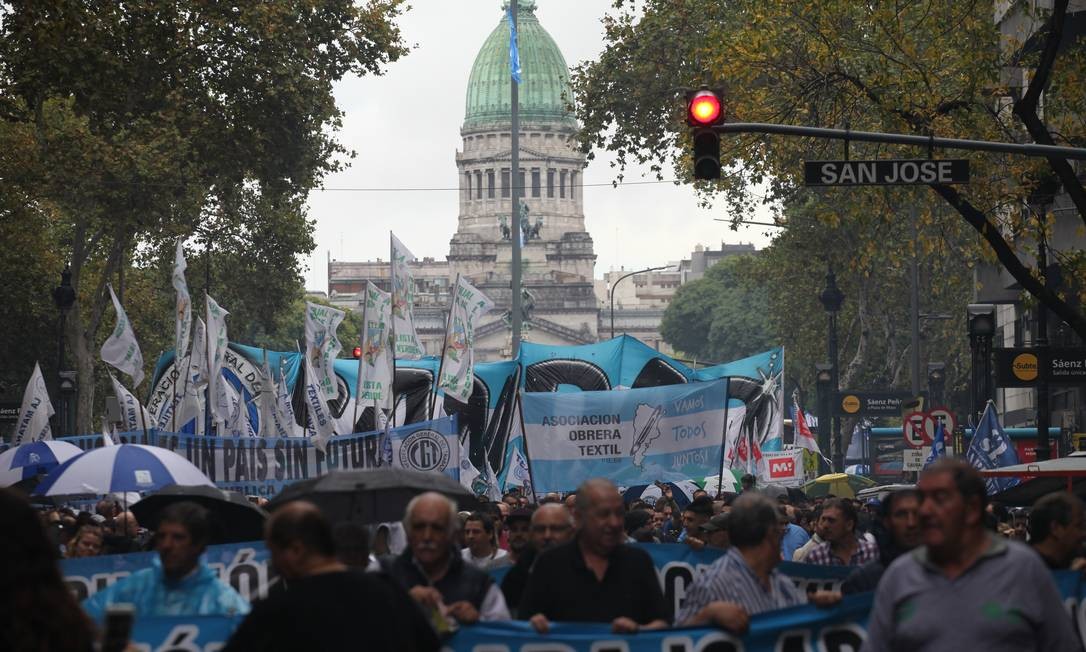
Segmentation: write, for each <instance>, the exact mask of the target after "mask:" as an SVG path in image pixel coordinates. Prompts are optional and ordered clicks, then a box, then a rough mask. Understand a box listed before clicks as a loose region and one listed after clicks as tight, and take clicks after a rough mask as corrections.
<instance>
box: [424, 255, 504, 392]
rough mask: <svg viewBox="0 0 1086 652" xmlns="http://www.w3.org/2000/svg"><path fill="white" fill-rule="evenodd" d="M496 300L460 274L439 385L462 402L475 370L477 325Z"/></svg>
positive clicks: (470, 386) (454, 296)
mask: <svg viewBox="0 0 1086 652" xmlns="http://www.w3.org/2000/svg"><path fill="white" fill-rule="evenodd" d="M493 307H494V302H493V301H491V300H490V299H488V298H486V296H485V295H484V294H483V293H482V292H480V291H479V290H477V289H475V287H474V286H472V284H471V283H468V282H467V281H466V280H465V279H464V278H462V277H457V280H456V294H455V295H453V302H452V311H451V314H450V315H449V328H448V331H447V332H446V333H445V354H444V356H442V358H441V378H439V379H438V383H437V386H438V388H439V389H443V390H445V395H446V396H451V397H452V398H455V399H456V400H458V401H460V402H461V403H467V402H468V398H469V397H470V396H471V391H472V389H473V384H474V383H473V382H472V381H473V379H474V371H475V326H476V323H477V322H478V320H479V318H480V317H482V316H483V315H485V314H486V313H487V312H489V311H490V309H491V308H493Z"/></svg>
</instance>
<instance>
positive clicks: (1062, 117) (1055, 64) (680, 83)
mask: <svg viewBox="0 0 1086 652" xmlns="http://www.w3.org/2000/svg"><path fill="white" fill-rule="evenodd" d="M615 4H616V9H617V11H616V13H615V14H614V15H613V16H611V17H610V18H608V19H607V20H606V21H605V28H606V37H605V44H606V48H605V50H604V52H603V54H602V55H601V57H600V58H599V59H598V60H597V61H593V62H589V63H587V64H584V65H582V66H580V67H578V68H577V69H576V70H575V73H574V80H573V85H574V91H575V92H576V93H577V97H578V116H579V118H580V119H581V121H582V124H583V125H584V136H583V140H584V143H585V145H586V147H592V148H603V149H607V150H610V151H613V152H615V153H616V154H617V160H618V165H619V167H620V168H624V166H625V165H626V164H628V163H631V162H639V163H647V164H650V165H652V166H654V168H655V169H656V170H657V172H658V173H661V174H662V170H663V169H664V167H665V166H667V165H669V164H671V165H673V166H674V167H675V168H676V169H677V170H679V171H680V172H682V173H683V174H685V173H686V172H687V171H688V170H689V163H688V162H687V161H686V157H685V155H684V153H685V152H686V151H688V148H689V143H688V140H687V139H688V137H689V136H688V129H687V128H686V126H685V123H684V113H683V112H684V106H683V101H682V93H681V91H682V89H684V88H696V87H698V86H700V85H702V84H706V85H709V86H710V87H714V86H723V87H725V89H726V101H727V113H728V116H729V118H730V119H732V120H735V121H742V122H770V123H784V124H797V125H809V126H828V127H846V126H847V127H850V128H851V129H854V130H864V131H884V132H894V133H913V134H923V135H927V134H935V135H938V136H945V137H959V138H969V139H978V140H993V141H1004V142H1007V141H1011V142H1031V141H1033V142H1040V143H1055V144H1065V145H1074V146H1081V145H1082V144H1083V143H1084V142H1086V138H1084V136H1086V124H1084V122H1083V116H1086V84H1083V83H1082V82H1083V80H1086V74H1084V72H1086V56H1084V54H1083V46H1082V44H1081V43H1079V42H1074V43H1072V42H1070V40H1069V38H1068V39H1064V38H1063V32H1062V27H1063V25H1064V23H1065V22H1066V8H1067V1H1066V0H1057V1H1056V2H1054V3H1053V5H1054V6H1053V9H1052V10H1051V11H1050V12H1044V13H1036V14H1031V13H1030V12H1032V11H1033V10H1032V9H1031V8H1030V7H1029V6H1026V5H1025V4H1024V3H1016V4H1014V5H1013V7H1011V6H1010V5H1008V6H1009V7H1010V9H1009V10H1010V11H1014V12H1021V13H1022V17H1023V18H1024V22H1025V23H1027V24H1029V23H1030V21H1033V24H1035V25H1037V26H1038V29H1037V30H1036V35H1035V36H1034V37H1033V38H1032V39H1031V41H1030V42H1029V43H1026V42H1023V41H1022V40H1021V38H1019V37H1016V35H1013V34H1007V35H1002V34H1001V33H1000V31H999V26H998V25H997V24H996V23H995V22H994V21H993V7H992V3H990V2H983V1H979V0H968V1H965V2H943V1H941V0H903V1H901V2H894V3H856V2H849V1H848V0H827V1H825V2H816V3H805V2H790V1H788V0H735V1H732V2H727V3H702V2H693V1H692V0H646V1H645V2H622V1H621V0H620V1H618V2H616V3H615ZM1012 22H1013V21H1012ZM1061 44H1062V47H1063V49H1062V50H1061V49H1060V47H1061ZM1042 91H1043V97H1044V102H1045V110H1044V113H1043V119H1042V116H1041V110H1040V106H1039V98H1040V96H1041V93H1042ZM846 147H847V148H848V149H850V150H851V152H850V154H851V155H852V157H854V158H858V159H859V158H894V157H910V158H914V157H917V155H926V154H927V152H918V151H917V149H916V148H910V147H903V146H889V145H873V144H858V143H852V144H851V145H842V144H841V143H840V142H829V141H820V140H813V139H796V138H783V137H762V136H736V137H725V138H724V141H723V149H724V151H723V156H722V161H724V163H725V166H726V168H727V170H726V174H725V178H724V179H722V180H721V181H719V182H710V183H702V184H699V186H698V188H699V190H701V191H702V192H703V193H705V197H706V199H707V200H712V199H717V198H719V199H721V200H723V201H724V203H725V204H726V205H727V207H728V208H729V209H730V210H731V213H732V216H733V217H734V219H742V218H743V216H745V215H749V214H750V213H751V211H752V210H753V209H754V208H756V207H757V206H759V205H761V204H762V203H766V202H768V203H769V204H770V205H771V206H772V207H773V208H774V210H775V211H776V212H777V219H778V220H780V221H781V224H782V225H787V226H788V227H789V228H791V225H790V223H789V222H788V215H787V212H786V210H785V207H786V206H788V205H790V204H791V203H793V202H795V201H800V202H803V201H805V198H806V197H808V196H809V195H811V194H812V193H810V192H809V191H807V190H805V189H804V187H803V185H802V176H801V174H802V164H801V163H802V161H803V160H811V159H838V158H843V150H844V149H845V148H846ZM940 154H942V152H940ZM952 154H953V156H955V157H958V156H967V157H968V158H969V159H970V162H971V167H972V181H971V183H970V184H969V185H968V186H960V187H951V186H935V187H933V188H932V189H931V190H930V191H928V192H927V193H925V194H922V195H921V194H908V195H905V194H902V195H898V196H897V197H896V198H894V199H892V200H891V202H890V203H891V204H892V205H893V206H894V208H895V209H896V210H889V211H887V210H882V211H879V212H878V213H876V214H871V213H869V212H866V210H867V209H869V207H870V206H872V205H879V204H881V203H883V200H882V199H881V196H882V193H883V191H881V190H877V189H856V188H850V189H844V190H825V191H818V192H817V193H813V194H816V195H817V196H819V197H821V198H822V199H823V201H824V207H825V210H823V211H821V212H820V214H819V215H818V219H819V220H820V221H821V222H822V223H823V224H825V225H827V226H830V227H835V228H836V227H837V226H844V227H845V228H846V229H854V230H857V231H868V232H871V233H877V232H878V230H877V229H874V226H875V224H874V223H875V222H880V221H881V222H883V223H889V222H892V221H895V220H900V219H901V218H902V215H903V214H905V213H906V212H907V211H906V209H907V210H908V212H912V213H915V215H916V219H917V220H918V228H919V233H920V236H919V239H920V248H921V251H922V252H923V254H924V255H925V256H928V255H930V254H931V252H932V250H934V249H937V248H938V247H939V245H938V242H937V241H938V239H939V238H941V237H942V234H943V233H944V232H945V231H947V230H948V229H955V230H956V229H957V226H956V225H953V224H951V223H952V222H956V223H957V224H958V225H963V226H966V227H967V228H968V229H970V230H971V231H972V233H973V234H974V235H973V242H974V243H980V244H983V245H984V246H983V247H982V248H975V247H970V248H967V249H965V250H964V251H962V252H961V255H964V256H969V257H972V256H976V255H983V256H985V257H986V258H988V259H989V260H998V262H999V263H1000V264H1002V265H1003V266H1004V267H1005V268H1006V269H1007V270H1008V272H1009V273H1010V274H1011V275H1012V276H1013V277H1014V278H1015V279H1016V280H1017V281H1018V283H1019V284H1020V285H1021V286H1022V288H1023V289H1024V290H1025V291H1026V292H1028V293H1029V294H1031V295H1033V296H1034V297H1037V298H1038V299H1039V300H1041V301H1042V302H1043V303H1044V304H1045V305H1046V306H1047V307H1048V308H1049V309H1051V310H1053V311H1054V312H1055V313H1056V314H1057V315H1058V316H1059V317H1060V318H1061V319H1063V320H1064V321H1066V322H1067V323H1068V324H1069V325H1070V326H1071V327H1072V328H1074V329H1075V331H1076V332H1077V333H1078V334H1079V335H1080V336H1084V337H1086V317H1084V315H1083V313H1082V312H1081V310H1080V309H1079V308H1078V306H1077V305H1076V304H1075V302H1073V301H1070V300H1069V297H1068V296H1067V293H1066V292H1060V291H1058V290H1057V289H1053V288H1049V287H1045V285H1044V284H1043V283H1042V281H1041V280H1040V278H1039V277H1040V273H1039V272H1038V270H1037V269H1036V268H1035V267H1034V263H1033V259H1032V252H1033V251H1034V250H1035V248H1036V244H1035V237H1036V235H1037V234H1038V233H1040V232H1041V230H1042V228H1044V229H1045V230H1046V233H1047V234H1049V235H1050V234H1051V228H1052V223H1053V219H1052V216H1051V214H1048V215H1046V214H1045V213H1046V211H1050V210H1051V208H1052V207H1051V201H1052V197H1053V194H1054V192H1055V191H1056V190H1057V189H1059V190H1062V191H1064V192H1066V193H1067V196H1068V197H1069V199H1070V200H1071V201H1072V202H1073V211H1074V212H1075V213H1076V214H1077V216H1078V217H1079V218H1081V219H1082V220H1083V222H1084V223H1086V193H1084V192H1083V191H1082V186H1081V182H1080V181H1079V180H1078V179H1077V178H1076V177H1075V175H1074V173H1073V169H1072V168H1071V166H1070V165H1069V164H1068V163H1067V161H1065V160H1062V159H1052V158H1050V159H1032V158H1025V157H1021V156H1012V155H1006V154H991V153H983V154H982V153H969V154H967V155H966V154H963V153H961V152H953V153H952ZM763 189H767V190H768V193H767V195H765V196H763V195H762V192H763ZM947 207H949V208H950V209H952V210H949V211H948V210H946V208H947ZM868 223H870V226H871V227H872V228H871V229H868V228H867V226H868ZM857 227H860V228H857ZM1056 244H1059V243H1056ZM869 245H871V243H870V242H863V243H859V244H858V245H857V247H858V250H857V252H856V254H857V255H858V256H859V257H860V259H859V260H858V261H857V262H859V263H860V264H859V267H864V266H865V264H866V263H867V262H869V260H866V261H865V260H864V257H865V256H866V257H867V258H868V259H869V258H870V255H869V253H868V250H869V249H870V248H871V247H870V246H869ZM1058 262H1059V264H1060V266H1061V267H1062V277H1063V278H1064V279H1082V278H1083V277H1084V276H1086V267H1084V265H1083V256H1082V254H1081V252H1077V251H1066V252H1060V254H1059V255H1058ZM1079 287H1083V285H1081V284H1079Z"/></svg>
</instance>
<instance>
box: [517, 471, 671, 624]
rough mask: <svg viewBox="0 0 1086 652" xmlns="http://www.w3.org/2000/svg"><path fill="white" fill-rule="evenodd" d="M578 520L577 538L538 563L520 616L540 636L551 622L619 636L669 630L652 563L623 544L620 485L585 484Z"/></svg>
mask: <svg viewBox="0 0 1086 652" xmlns="http://www.w3.org/2000/svg"><path fill="white" fill-rule="evenodd" d="M573 515H574V517H575V519H576V522H577V534H576V535H575V536H574V537H573V539H572V540H571V541H569V542H568V543H564V544H560V545H557V546H554V547H553V548H551V549H550V550H547V551H546V552H544V553H542V554H541V555H540V556H539V559H538V560H536V562H535V566H534V567H533V568H532V572H531V573H530V574H529V576H528V585H527V586H526V587H525V589H524V596H523V597H522V598H521V603H520V607H519V609H518V613H519V614H520V616H521V617H522V618H528V619H529V620H530V622H531V623H532V627H534V628H535V630H536V631H537V632H539V633H541V634H543V633H546V632H548V631H549V630H550V622H551V621H575V622H595V623H610V625H611V629H612V630H613V631H615V632H618V633H623V632H625V633H629V632H636V631H638V630H641V629H659V628H662V627H666V626H667V621H668V612H667V603H666V601H665V600H664V594H663V591H662V590H661V589H660V582H659V580H658V579H657V578H656V569H655V567H654V566H653V564H652V558H651V557H649V554H648V553H647V552H645V551H644V550H641V549H640V548H634V547H632V546H628V545H626V544H625V543H624V541H625V540H626V531H625V529H624V525H625V523H624V515H625V506H624V505H623V502H622V496H620V495H619V493H618V490H617V489H616V488H615V485H613V484H611V483H610V482H608V481H607V480H603V479H599V478H597V479H593V480H588V481H587V482H585V483H584V484H582V485H581V488H580V489H579V490H578V491H577V498H576V501H575V502H574V511H573Z"/></svg>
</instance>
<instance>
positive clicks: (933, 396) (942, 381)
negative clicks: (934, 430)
mask: <svg viewBox="0 0 1086 652" xmlns="http://www.w3.org/2000/svg"><path fill="white" fill-rule="evenodd" d="M945 387H946V363H943V362H929V363H928V401H929V402H930V403H931V406H932V407H933V408H937V407H943V389H944V388H945Z"/></svg>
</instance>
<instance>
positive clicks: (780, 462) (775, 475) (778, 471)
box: [769, 457, 796, 480]
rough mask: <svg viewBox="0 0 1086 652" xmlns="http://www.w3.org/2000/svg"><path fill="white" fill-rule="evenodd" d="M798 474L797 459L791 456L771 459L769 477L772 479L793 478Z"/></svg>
mask: <svg viewBox="0 0 1086 652" xmlns="http://www.w3.org/2000/svg"><path fill="white" fill-rule="evenodd" d="M795 475H796V460H795V458H791V457H778V458H776V459H772V460H769V477H770V478H771V479H774V480H776V479H780V478H791V477H793V476H795Z"/></svg>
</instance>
